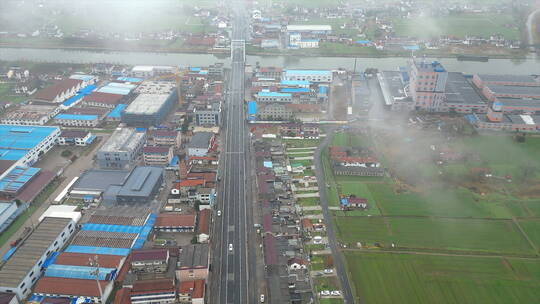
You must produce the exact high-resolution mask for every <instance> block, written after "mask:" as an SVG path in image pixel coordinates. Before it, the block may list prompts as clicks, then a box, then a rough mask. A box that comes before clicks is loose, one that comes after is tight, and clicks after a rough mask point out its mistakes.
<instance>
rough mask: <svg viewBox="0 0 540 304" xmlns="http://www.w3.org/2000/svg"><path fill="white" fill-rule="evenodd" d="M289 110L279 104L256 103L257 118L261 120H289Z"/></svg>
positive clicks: (290, 110) (291, 112)
mask: <svg viewBox="0 0 540 304" xmlns="http://www.w3.org/2000/svg"><path fill="white" fill-rule="evenodd" d="M292 115H293V111H292V109H291V108H289V107H287V105H285V104H281V103H257V117H258V118H259V119H261V120H290V119H291V117H292Z"/></svg>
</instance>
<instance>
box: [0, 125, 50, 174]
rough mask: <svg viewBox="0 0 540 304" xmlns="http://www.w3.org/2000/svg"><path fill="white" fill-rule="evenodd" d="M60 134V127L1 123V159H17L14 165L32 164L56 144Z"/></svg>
mask: <svg viewBox="0 0 540 304" xmlns="http://www.w3.org/2000/svg"><path fill="white" fill-rule="evenodd" d="M58 136H60V128H58V127H42V126H11V125H0V151H1V152H2V153H1V154H0V160H10V161H15V163H14V164H13V167H15V166H31V165H32V164H34V163H35V162H36V161H38V159H39V158H40V156H41V155H43V154H45V153H46V152H47V151H49V150H50V149H51V148H52V147H53V146H54V145H55V143H56V141H57V139H58ZM2 177H4V174H1V175H0V178H2Z"/></svg>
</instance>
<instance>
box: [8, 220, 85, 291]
mask: <svg viewBox="0 0 540 304" xmlns="http://www.w3.org/2000/svg"><path fill="white" fill-rule="evenodd" d="M79 218H80V214H79V217H76V218H72V217H59V214H56V215H55V217H45V218H43V219H42V220H41V221H40V222H39V224H38V225H37V226H36V227H35V228H34V230H33V231H32V233H31V234H30V236H29V237H28V238H27V239H25V240H23V241H22V244H21V245H19V247H18V248H17V250H16V251H15V252H14V253H13V254H12V255H11V256H10V257H9V259H7V261H6V262H5V263H4V264H2V266H0V292H13V293H15V294H16V295H17V297H18V299H19V300H20V301H23V300H24V299H25V298H26V297H27V296H28V295H29V294H30V291H31V290H32V286H33V285H34V284H35V283H36V281H37V279H38V278H39V277H40V276H41V274H42V272H43V263H45V260H46V259H47V258H49V257H50V256H51V254H52V253H53V252H55V251H58V250H60V249H61V248H62V247H63V246H64V244H65V243H66V242H67V240H69V238H70V237H71V235H72V234H73V232H74V231H75V225H76V222H77V221H78V220H79Z"/></svg>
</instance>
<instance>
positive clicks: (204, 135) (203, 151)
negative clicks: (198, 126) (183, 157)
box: [186, 132, 215, 156]
mask: <svg viewBox="0 0 540 304" xmlns="http://www.w3.org/2000/svg"><path fill="white" fill-rule="evenodd" d="M214 141H215V136H214V134H213V133H210V132H197V133H195V134H194V135H193V137H192V138H191V141H190V142H189V143H188V144H187V145H186V151H187V155H188V156H206V155H207V154H208V151H209V150H210V149H211V148H212V146H213V145H214Z"/></svg>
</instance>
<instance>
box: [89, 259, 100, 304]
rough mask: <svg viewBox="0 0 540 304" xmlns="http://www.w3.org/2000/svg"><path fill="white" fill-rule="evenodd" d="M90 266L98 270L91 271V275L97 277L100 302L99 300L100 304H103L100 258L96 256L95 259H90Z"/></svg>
mask: <svg viewBox="0 0 540 304" xmlns="http://www.w3.org/2000/svg"><path fill="white" fill-rule="evenodd" d="M88 265H89V266H90V267H95V268H96V269H95V270H92V271H90V275H93V276H95V277H96V284H97V286H98V289H99V300H98V302H97V303H98V304H100V303H103V290H101V284H100V283H99V262H98V256H97V255H95V256H94V257H92V258H89V259H88Z"/></svg>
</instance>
